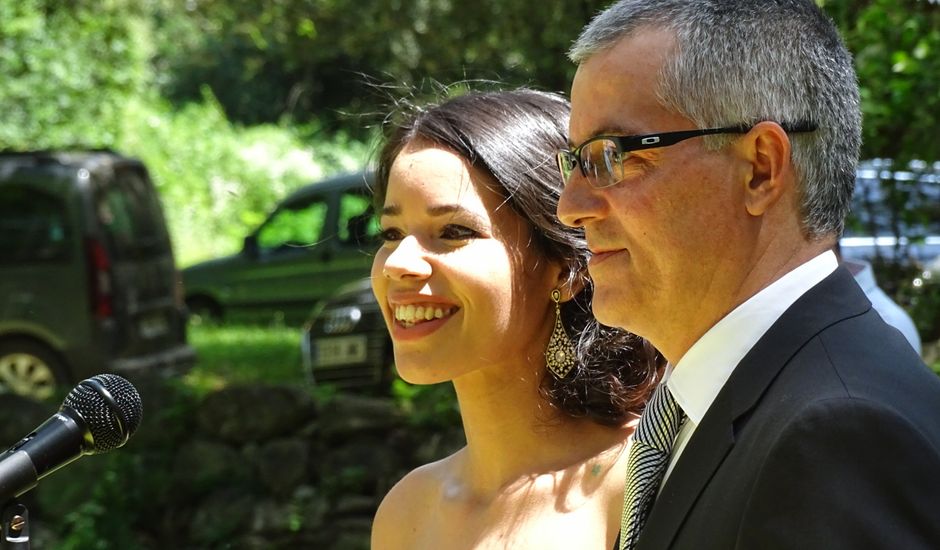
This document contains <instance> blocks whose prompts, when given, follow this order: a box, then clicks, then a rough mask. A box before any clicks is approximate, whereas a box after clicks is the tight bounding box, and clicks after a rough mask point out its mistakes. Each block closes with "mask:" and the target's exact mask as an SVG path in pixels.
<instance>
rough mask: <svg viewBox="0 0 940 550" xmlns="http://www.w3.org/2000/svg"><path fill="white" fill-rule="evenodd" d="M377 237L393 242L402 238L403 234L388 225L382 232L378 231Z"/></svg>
mask: <svg viewBox="0 0 940 550" xmlns="http://www.w3.org/2000/svg"><path fill="white" fill-rule="evenodd" d="M379 238H380V239H382V241H384V242H393V241H400V240H402V238H403V235H402V233H401V231H399V230H398V229H396V228H394V227H390V228H388V229H383V230H382V232H381V233H379Z"/></svg>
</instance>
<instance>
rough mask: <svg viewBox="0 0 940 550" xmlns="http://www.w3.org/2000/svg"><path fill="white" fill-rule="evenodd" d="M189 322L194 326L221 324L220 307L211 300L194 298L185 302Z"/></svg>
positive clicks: (200, 297)
mask: <svg viewBox="0 0 940 550" xmlns="http://www.w3.org/2000/svg"><path fill="white" fill-rule="evenodd" d="M186 308H187V309H189V321H190V322H191V323H192V324H194V325H217V324H219V323H221V322H222V307H221V306H219V304H217V303H216V302H215V301H214V300H212V299H211V298H205V297H203V296H195V297H193V298H189V299H188V300H186Z"/></svg>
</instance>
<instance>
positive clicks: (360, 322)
mask: <svg viewBox="0 0 940 550" xmlns="http://www.w3.org/2000/svg"><path fill="white" fill-rule="evenodd" d="M300 348H301V356H302V357H303V364H304V369H305V371H306V372H307V375H308V378H309V379H310V380H311V382H313V383H315V384H323V383H328V384H333V385H336V386H339V387H345V388H353V387H359V388H373V389H385V388H387V387H388V385H389V384H390V383H391V382H392V380H394V378H395V371H394V365H393V363H394V357H393V355H392V342H391V340H390V339H389V336H388V330H387V329H386V328H385V321H384V320H383V319H382V312H381V310H380V309H379V304H378V303H377V302H376V301H375V296H373V294H372V287H371V284H370V281H369V279H368V278H365V279H360V280H358V281H355V282H353V283H350V284H348V285H346V286H343V287H341V288H340V289H339V290H338V291H337V292H336V293H335V294H334V295H333V296H332V297H330V298H328V299H326V300H324V301H322V302H321V303H320V304H319V305H318V306H317V308H316V309H315V310H314V312H313V315H312V316H311V319H310V321H309V322H308V323H307V325H306V326H305V327H304V331H303V335H302V337H301V339H300Z"/></svg>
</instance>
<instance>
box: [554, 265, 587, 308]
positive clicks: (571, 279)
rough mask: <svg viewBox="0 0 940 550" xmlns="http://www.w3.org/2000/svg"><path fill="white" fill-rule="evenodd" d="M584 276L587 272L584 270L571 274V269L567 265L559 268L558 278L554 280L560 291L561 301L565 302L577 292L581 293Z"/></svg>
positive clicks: (584, 281) (584, 282)
mask: <svg viewBox="0 0 940 550" xmlns="http://www.w3.org/2000/svg"><path fill="white" fill-rule="evenodd" d="M586 277H587V274H586V273H584V272H579V273H575V274H572V273H571V270H570V269H568V268H567V267H565V268H562V269H560V270H559V272H558V279H557V280H556V282H555V288H557V289H558V290H560V291H561V301H562V302H567V301H568V300H571V299H572V298H574V297H575V296H577V295H578V294H581V291H582V290H584V285H585V284H586V282H587V281H586V280H585V278H586Z"/></svg>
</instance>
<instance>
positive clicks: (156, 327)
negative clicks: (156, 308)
mask: <svg viewBox="0 0 940 550" xmlns="http://www.w3.org/2000/svg"><path fill="white" fill-rule="evenodd" d="M139 326H140V335H141V336H143V337H144V338H146V339H148V340H149V339H151V338H157V337H159V336H163V335H164V334H166V333H167V330H168V329H169V327H168V326H167V322H166V317H164V316H163V315H148V316H147V317H144V318H142V319H141V320H140V324H139Z"/></svg>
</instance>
